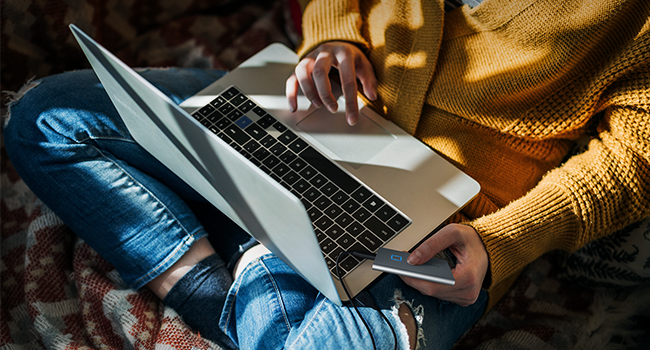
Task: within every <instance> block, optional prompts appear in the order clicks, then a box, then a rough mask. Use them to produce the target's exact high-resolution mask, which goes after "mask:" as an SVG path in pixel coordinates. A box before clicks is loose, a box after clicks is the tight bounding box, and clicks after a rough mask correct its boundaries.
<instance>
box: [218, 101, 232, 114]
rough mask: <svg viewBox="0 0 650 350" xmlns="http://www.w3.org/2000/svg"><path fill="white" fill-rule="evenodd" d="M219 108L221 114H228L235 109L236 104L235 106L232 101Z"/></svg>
mask: <svg viewBox="0 0 650 350" xmlns="http://www.w3.org/2000/svg"><path fill="white" fill-rule="evenodd" d="M218 109H219V112H221V114H223V115H228V114H229V113H230V112H232V111H233V109H235V106H233V105H231V104H230V103H228V102H226V103H224V104H223V105H221V107H219V108H218Z"/></svg>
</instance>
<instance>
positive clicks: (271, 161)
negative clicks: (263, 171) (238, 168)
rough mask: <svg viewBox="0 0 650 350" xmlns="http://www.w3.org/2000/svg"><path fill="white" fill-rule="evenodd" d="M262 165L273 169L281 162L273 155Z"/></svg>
mask: <svg viewBox="0 0 650 350" xmlns="http://www.w3.org/2000/svg"><path fill="white" fill-rule="evenodd" d="M262 164H264V165H266V166H267V167H268V168H269V169H273V168H274V167H275V166H276V165H278V164H280V160H279V159H278V157H276V156H274V155H272V154H271V155H269V156H268V157H266V158H264V161H263V162H262Z"/></svg>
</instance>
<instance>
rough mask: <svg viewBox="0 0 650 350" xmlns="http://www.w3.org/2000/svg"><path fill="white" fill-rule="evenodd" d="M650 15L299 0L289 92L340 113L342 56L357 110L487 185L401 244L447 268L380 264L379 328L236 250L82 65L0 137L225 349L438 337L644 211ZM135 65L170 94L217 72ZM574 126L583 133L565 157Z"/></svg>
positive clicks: (373, 296)
mask: <svg viewBox="0 0 650 350" xmlns="http://www.w3.org/2000/svg"><path fill="white" fill-rule="evenodd" d="M649 18H650V4H648V3H647V2H645V1H643V0H628V1H625V0H620V1H610V2H600V1H584V0H567V1H563V2H562V3H561V4H558V3H556V2H550V1H544V0H532V1H530V0H529V1H523V0H515V1H512V0H485V1H483V2H482V3H481V4H480V5H478V6H475V7H474V8H470V7H468V6H463V7H460V8H457V9H455V10H453V11H449V12H447V13H445V11H444V4H443V1H442V0H439V1H421V2H418V1H391V2H380V1H375V0H361V1H354V0H349V1H345V0H341V1H337V2H332V1H327V0H314V1H311V2H309V3H308V4H306V5H305V6H304V7H303V35H304V40H303V43H302V45H301V47H300V48H299V54H300V56H301V58H302V59H301V61H300V63H299V64H298V66H297V67H296V70H295V73H294V74H293V75H292V76H291V77H290V78H289V79H288V80H287V85H286V86H287V100H288V103H289V107H290V108H295V100H296V95H297V93H298V91H299V90H302V91H303V92H304V94H305V96H306V97H307V98H309V99H310V100H311V102H312V103H313V104H314V105H316V106H324V108H328V109H330V110H335V109H336V108H337V102H336V101H335V100H334V98H333V96H332V95H331V87H330V85H329V80H328V79H327V76H328V75H329V74H328V73H330V71H331V70H332V68H333V67H334V68H336V70H337V71H338V76H339V79H340V81H341V85H342V87H343V93H344V95H345V96H346V99H345V101H346V117H347V119H348V122H349V123H350V124H354V123H355V121H356V119H357V118H359V115H358V110H357V106H356V95H357V89H358V87H359V86H358V85H359V84H360V88H361V91H362V92H363V95H365V98H366V99H367V102H368V103H369V105H370V106H371V107H372V108H373V109H375V110H377V111H378V112H380V113H382V114H383V115H384V116H385V117H386V118H388V119H390V120H392V121H393V122H395V123H396V124H397V125H399V126H400V127H402V128H403V129H404V130H406V131H407V132H409V133H411V134H413V135H414V136H416V137H418V138H419V139H420V140H422V142H424V143H426V144H427V145H429V146H430V147H431V148H433V149H434V150H436V151H437V152H439V153H440V154H442V155H443V156H444V157H446V158H447V159H448V160H449V161H451V162H452V163H454V164H455V165H456V166H458V167H459V168H460V169H462V170H463V171H465V172H466V173H468V174H469V175H470V176H472V177H473V178H475V179H476V180H477V181H478V182H479V183H480V184H481V192H480V193H479V195H478V196H477V198H476V199H474V200H473V201H472V202H471V203H470V204H469V205H467V206H466V207H465V208H464V209H463V210H462V211H461V212H460V213H459V214H458V215H456V216H455V217H454V218H452V219H451V220H450V223H449V224H448V225H446V226H444V227H443V228H441V229H440V230H439V231H437V232H436V233H435V234H434V235H432V236H431V238H429V239H427V240H425V241H424V242H423V243H422V244H421V245H420V246H419V247H417V248H416V249H415V250H414V251H413V252H412V253H411V254H410V256H409V263H412V264H420V263H423V262H425V261H427V260H428V259H429V258H431V257H432V256H434V255H435V254H436V253H438V252H440V251H442V250H443V249H445V248H449V249H450V250H451V251H452V252H453V254H454V255H455V257H456V260H457V265H456V267H455V268H454V269H453V273H454V277H455V279H456V285H455V286H453V287H451V286H443V285H439V284H434V283H429V282H424V281H420V280H415V279H410V278H406V277H397V276H395V275H387V276H384V277H382V278H381V279H379V280H378V281H377V283H375V284H374V285H372V286H371V287H370V288H368V290H367V298H365V299H364V300H365V302H364V306H363V307H361V308H360V313H361V314H363V315H364V317H365V320H366V322H367V324H368V327H369V328H370V330H371V336H369V335H368V333H367V331H366V329H365V326H364V325H363V323H362V321H361V319H360V318H359V317H358V316H357V315H356V314H354V313H353V312H352V311H350V309H348V308H347V307H339V306H336V305H334V304H333V303H331V302H330V301H329V300H327V299H326V298H324V297H323V296H322V295H320V294H319V293H318V292H317V291H316V290H315V289H314V288H313V287H311V286H310V285H309V284H307V283H306V282H305V281H304V280H303V279H301V278H300V277H299V276H297V275H296V273H295V272H293V271H292V270H291V269H290V268H288V267H287V266H286V265H285V264H284V263H282V262H281V261H280V260H279V259H278V258H277V257H275V256H274V255H272V254H266V252H264V250H263V248H262V247H260V246H256V248H251V249H248V250H245V248H246V247H247V246H250V245H253V244H254V242H253V243H250V241H248V240H247V239H246V237H245V235H242V233H241V230H239V229H238V228H237V227H235V226H234V225H233V224H232V223H230V222H229V221H228V220H226V219H219V220H215V221H212V222H213V223H214V224H212V225H205V224H202V223H201V220H200V217H201V216H202V215H204V216H208V217H212V216H214V214H213V213H212V211H211V208H209V207H208V206H205V205H204V204H203V203H201V202H202V199H201V198H200V196H198V195H197V194H196V193H195V192H194V191H193V190H191V189H190V188H188V187H187V186H186V185H184V184H183V183H182V182H181V181H180V180H179V179H178V178H176V177H175V175H174V174H172V173H170V172H169V171H168V170H166V169H165V168H164V167H163V166H162V165H160V163H158V162H157V161H156V160H155V159H153V158H152V157H151V156H149V155H148V154H147V153H146V152H145V151H144V150H142V149H141V148H140V147H139V146H138V145H137V144H136V143H135V142H134V141H133V140H132V138H131V137H130V135H129V134H128V131H127V130H126V129H125V127H124V125H123V124H122V123H121V121H120V119H119V116H117V115H116V112H115V110H114V109H113V108H112V107H111V104H110V101H109V100H108V98H107V97H106V95H105V93H104V92H103V90H102V88H101V86H99V84H97V81H96V79H95V78H94V76H93V74H92V72H88V71H82V72H73V73H66V74H62V75H57V76H52V77H48V78H45V79H43V80H41V81H40V82H39V83H38V85H37V86H36V87H34V88H32V89H31V90H30V91H29V92H27V93H26V94H25V95H24V96H23V97H22V99H20V101H18V102H17V103H15V104H13V105H12V106H11V118H10V119H9V121H8V123H7V126H6V129H5V142H6V148H7V151H8V153H9V156H10V157H11V159H12V162H14V165H15V167H16V169H17V170H18V171H19V173H20V175H21V177H23V179H24V180H25V182H26V183H27V184H28V186H30V188H32V189H33V191H34V192H35V193H36V194H37V195H38V196H39V198H41V199H42V200H43V202H44V203H46V204H47V205H48V206H50V207H51V208H52V210H53V211H54V212H55V213H57V215H59V216H60V217H61V218H62V219H63V220H64V221H65V222H66V224H67V225H69V226H70V227H71V228H72V229H73V231H74V232H75V233H77V234H78V235H79V236H80V237H82V238H83V239H84V240H85V241H86V242H88V244H90V245H91V246H92V247H93V248H94V249H96V250H97V251H98V252H99V253H100V254H101V255H102V256H104V257H105V258H106V259H107V260H108V261H109V262H111V263H112V264H113V265H114V266H115V267H116V269H117V270H118V272H119V273H120V275H121V276H122V278H123V279H124V281H125V283H127V284H128V285H129V286H131V287H132V288H142V287H145V286H146V287H148V288H150V289H151V290H152V291H154V293H156V294H157V295H158V296H160V297H161V299H163V301H164V302H165V303H166V304H167V305H170V306H172V307H174V308H175V309H177V310H178V311H179V313H180V314H181V315H182V316H183V317H184V319H185V320H186V322H188V324H190V325H191V326H192V327H194V328H195V329H197V330H199V331H200V332H201V334H202V335H206V336H207V337H208V338H209V339H213V340H215V341H217V342H218V343H219V344H220V345H222V346H225V347H239V348H242V349H248V348H264V349H272V348H300V349H304V348H319V349H321V348H334V347H342V348H350V347H352V348H370V347H371V346H372V343H373V342H375V343H376V344H377V345H378V346H379V348H392V347H393V345H394V342H395V340H396V343H397V346H398V347H399V348H438V349H448V348H451V347H452V346H453V344H454V342H455V341H456V340H457V339H458V338H459V337H460V336H462V334H463V333H464V332H465V331H466V330H467V329H469V327H471V325H472V324H474V323H475V322H476V320H477V319H478V318H479V317H480V316H481V315H482V314H483V313H484V312H485V311H486V310H489V309H490V308H491V307H492V306H494V304H495V303H496V302H497V301H498V300H499V299H500V298H501V297H502V296H503V295H504V293H505V292H506V291H507V290H508V288H509V287H510V286H511V285H512V283H513V282H514V280H515V279H516V277H517V276H518V274H519V273H520V272H521V270H522V269H523V268H524V267H525V266H526V265H527V264H529V263H530V262H532V261H533V260H534V259H536V258H537V257H539V256H541V255H542V254H544V253H546V252H548V251H551V250H554V249H562V250H566V251H573V250H576V249H579V248H580V247H581V246H582V245H584V244H586V243H587V242H589V241H592V240H594V239H597V238H598V237H601V236H604V235H607V234H608V233H611V232H613V231H615V230H616V229H618V228H621V227H624V226H625V225H627V224H629V223H632V222H635V221H638V220H640V219H642V218H644V217H648V216H650V199H649V198H650V182H649V181H648V178H650V177H649V176H648V175H649V173H650V146H649V142H648V140H650V118H648V112H649V106H650V94H649V93H648V86H650V33H649V32H650V26H648V23H650V21H649ZM142 74H143V76H144V77H145V78H146V79H148V80H150V81H151V82H152V83H154V85H156V86H157V87H158V88H159V89H161V91H163V92H164V93H165V94H167V95H169V96H170V97H171V98H172V99H173V100H175V101H177V102H180V101H182V100H184V99H185V98H187V97H189V96H191V95H192V94H193V93H195V92H196V91H199V90H200V89H201V88H202V87H204V86H205V85H207V84H209V83H210V82H211V81H213V80H214V79H216V78H218V77H219V76H220V74H223V73H222V72H215V71H201V70H190V69H178V70H169V71H158V70H148V71H144V72H142ZM357 80H358V83H357ZM583 139H585V140H587V141H588V144H587V147H586V150H585V151H584V152H582V153H579V154H576V155H572V156H570V157H569V155H570V152H571V150H572V149H573V148H574V146H575V145H576V143H577V142H578V141H579V140H583ZM204 222H207V221H205V220H204ZM208 226H210V227H208ZM208 231H209V232H210V234H208V233H207V232H208ZM240 245H242V246H244V249H241V250H245V252H244V253H243V256H240V254H239V253H238V251H239V250H238V249H237V247H238V246H240ZM239 258H241V261H240V263H239V264H238V265H237V268H236V269H233V268H232V266H231V268H230V269H228V268H227V267H226V266H225V265H226V263H225V262H226V261H237V260H238V259H239ZM230 265H233V264H230ZM232 272H235V278H234V281H233V280H232V279H231V278H230V274H231V273H232ZM373 303H374V304H376V306H377V307H378V309H379V312H377V311H375V310H374V309H373V308H372V307H371V305H372V304H373ZM208 307H210V309H207V308H208ZM384 317H385V318H386V319H384ZM216 319H219V322H218V324H217V322H216ZM389 325H390V326H392V327H393V328H394V329H395V331H396V334H395V338H393V335H392V332H391V330H390V326H389ZM217 326H218V327H217Z"/></svg>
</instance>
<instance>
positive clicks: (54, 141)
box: [4, 69, 224, 289]
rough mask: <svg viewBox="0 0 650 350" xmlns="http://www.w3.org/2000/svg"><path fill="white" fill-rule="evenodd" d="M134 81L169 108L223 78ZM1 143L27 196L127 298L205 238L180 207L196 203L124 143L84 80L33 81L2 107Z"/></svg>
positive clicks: (183, 75)
mask: <svg viewBox="0 0 650 350" xmlns="http://www.w3.org/2000/svg"><path fill="white" fill-rule="evenodd" d="M141 73H142V75H143V76H144V77H145V78H146V79H148V80H149V81H151V82H152V83H153V84H154V85H155V86H157V87H158V88H159V89H160V90H161V91H163V92H164V93H165V94H167V95H168V96H170V97H171V98H172V100H174V101H175V102H177V103H180V102H182V101H183V100H185V99H186V98H188V97H190V96H191V95H193V94H195V93H196V92H197V91H199V90H200V89H202V88H203V87H205V86H207V85H208V84H210V83H211V82H213V81H214V80H216V79H218V78H219V77H221V76H222V75H223V74H224V73H223V72H220V71H203V70H192V69H184V70H175V69H172V70H145V71H142V72H141ZM4 137H5V144H6V149H7V153H8V154H9V157H10V158H11V160H12V163H13V164H14V166H15V167H16V170H17V171H18V173H19V174H20V176H21V177H22V179H23V180H24V181H25V183H26V184H27V185H28V186H29V187H30V189H32V190H33V192H34V193H35V194H36V195H37V196H38V197H39V198H40V199H41V200H42V201H43V202H44V203H45V204H46V205H47V206H48V207H50V208H51V209H52V210H53V211H54V212H55V213H56V214H57V215H58V216H59V217H61V219H62V220H63V221H64V222H65V223H66V224H67V225H68V226H69V227H70V228H71V229H72V230H73V231H74V232H75V233H76V234H77V235H79V236H80V237H81V238H82V239H84V241H86V242H87V243H88V244H89V245H90V246H91V247H92V248H93V249H95V250H96V251H97V252H98V253H99V254H100V255H101V256H103V257H104V258H105V259H107V260H108V261H109V262H110V263H111V264H113V266H115V268H116V269H117V271H118V272H119V273H120V275H121V277H122V279H123V280H124V281H125V282H126V283H127V284H128V285H129V286H131V287H132V288H134V289H138V288H141V287H142V286H144V285H145V284H146V283H148V282H149V281H151V280H152V279H153V278H155V277H156V276H157V275H159V274H160V273H161V272H162V271H164V270H166V269H167V268H169V267H170V266H171V265H173V264H174V262H176V261H177V260H178V259H179V258H180V257H181V256H182V255H183V253H184V252H186V251H187V249H188V248H189V247H190V246H191V244H192V243H193V242H195V241H196V240H198V239H200V238H202V237H204V236H206V232H205V230H204V229H203V226H202V225H201V224H200V222H199V221H198V220H197V218H196V216H195V215H194V214H193V213H192V211H191V210H190V208H189V207H188V206H187V205H186V203H185V202H184V201H183V200H182V199H187V200H194V201H202V198H201V197H200V196H199V195H198V194H197V193H196V192H194V191H193V190H192V189H191V188H190V187H189V186H187V185H186V184H185V183H184V182H183V181H181V180H180V179H178V178H177V177H176V176H175V175H174V174H173V173H171V172H170V171H169V170H168V169H167V168H166V167H164V166H163V165H162V164H161V163H159V162H158V161H157V160H156V159H154V158H153V157H152V156H151V155H149V153H147V152H146V151H145V150H144V149H142V148H141V147H140V146H139V145H138V144H136V143H135V142H134V140H133V139H132V137H131V135H130V134H129V132H128V131H127V129H126V127H125V126H124V124H123V123H122V121H121V119H120V118H119V116H118V114H117V111H116V110H115V108H114V107H113V105H112V103H111V101H110V99H109V98H108V95H107V94H106V92H105V91H104V89H103V87H102V86H101V84H100V83H99V81H98V80H97V78H96V76H95V74H94V72H93V71H88V70H86V71H77V72H70V73H64V74H60V75H55V76H51V77H47V78H45V79H43V80H41V81H40V82H39V83H38V86H36V87H35V88H33V89H32V90H30V91H29V92H27V93H26V94H25V95H24V96H23V97H22V98H21V99H20V100H19V101H18V102H17V103H16V104H14V105H13V106H12V107H11V117H10V119H9V121H8V123H7V125H6V127H5V130H4Z"/></svg>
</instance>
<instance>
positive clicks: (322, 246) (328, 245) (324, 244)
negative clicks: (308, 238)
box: [320, 238, 336, 254]
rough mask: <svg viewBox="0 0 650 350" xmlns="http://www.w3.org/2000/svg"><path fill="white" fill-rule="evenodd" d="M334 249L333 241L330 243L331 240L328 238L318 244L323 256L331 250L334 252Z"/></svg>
mask: <svg viewBox="0 0 650 350" xmlns="http://www.w3.org/2000/svg"><path fill="white" fill-rule="evenodd" d="M334 248H336V243H334V241H332V240H331V239H329V238H325V239H324V240H323V241H322V242H321V243H320V249H321V250H322V251H323V252H324V253H325V254H327V253H329V252H331V251H332V250H334Z"/></svg>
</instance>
